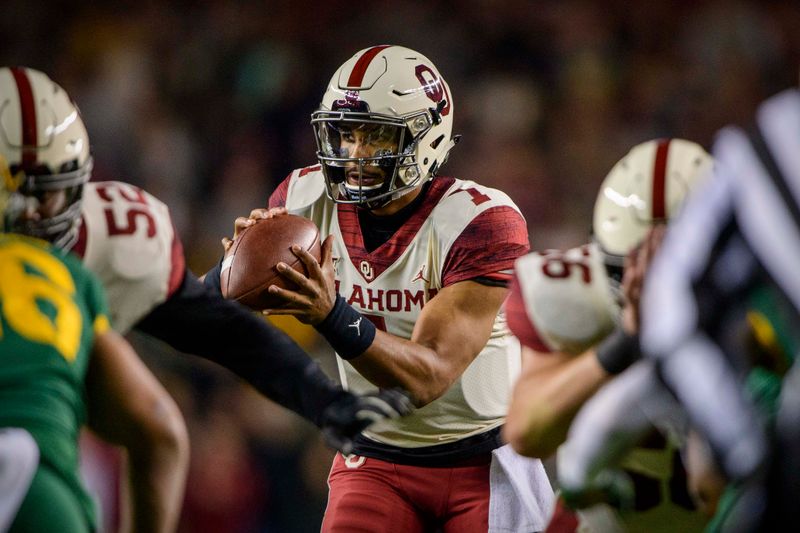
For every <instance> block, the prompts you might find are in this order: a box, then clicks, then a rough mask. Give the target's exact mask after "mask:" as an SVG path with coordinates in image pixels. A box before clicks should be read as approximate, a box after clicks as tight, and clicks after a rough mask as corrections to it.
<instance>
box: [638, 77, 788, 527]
mask: <svg viewBox="0 0 800 533" xmlns="http://www.w3.org/2000/svg"><path fill="white" fill-rule="evenodd" d="M798 132H800V91H798V90H797V89H790V90H787V91H784V92H782V93H780V94H778V95H775V96H773V97H772V98H770V99H768V100H766V101H765V102H764V103H762V104H761V106H760V107H759V109H758V111H757V114H756V120H755V122H754V124H752V125H751V127H750V128H749V129H747V130H745V129H742V128H738V127H728V128H725V129H723V130H722V131H721V132H720V133H719V134H718V136H717V139H716V142H715V144H714V155H715V157H716V158H717V160H718V162H719V166H718V172H717V176H716V178H715V180H714V181H713V183H711V184H710V185H709V186H708V187H707V188H705V189H704V190H703V193H702V196H701V195H700V194H698V195H697V197H696V198H695V200H694V201H692V202H690V203H689V205H687V208H686V211H685V213H683V215H682V216H681V217H680V219H679V220H678V222H677V223H676V225H675V226H674V227H673V228H670V231H669V232H668V234H667V237H666V240H665V243H664V247H663V249H662V251H661V253H660V254H659V255H658V257H657V258H656V260H655V262H654V264H653V268H652V276H651V277H649V278H648V280H647V283H646V285H645V296H646V299H645V300H644V301H645V307H644V321H643V330H642V345H643V349H644V351H645V353H646V354H647V355H648V356H649V357H652V358H653V359H654V360H656V361H658V364H659V369H660V370H661V377H662V379H663V381H664V382H665V383H666V384H667V385H668V386H669V387H670V388H671V390H672V391H673V392H674V393H675V395H676V396H677V397H678V399H679V400H680V402H681V404H682V405H683V407H684V408H685V409H686V411H687V412H688V414H689V416H690V419H691V420H692V422H693V423H694V426H695V427H696V428H697V429H698V431H700V432H701V433H703V434H704V435H705V436H706V437H707V439H708V442H709V444H710V448H711V450H712V452H713V457H714V459H715V462H716V464H717V465H718V466H719V468H720V470H721V472H722V473H723V474H724V476H725V477H726V479H728V480H729V481H731V482H732V483H733V484H734V485H736V486H737V487H738V488H739V491H738V498H737V501H736V509H734V510H732V511H731V512H730V513H729V514H728V516H727V517H726V520H725V522H724V523H723V524H722V527H723V529H724V528H727V529H725V530H730V531H774V530H780V529H786V528H793V527H794V526H792V525H791V524H796V523H797V521H798V519H800V508H798V505H797V501H798V498H800V489H798V479H800V460H799V459H798V458H799V457H800V431H798V427H800V426H798V424H797V420H798V417H800V394H798V391H800V369H798V365H797V364H796V362H795V361H794V357H796V356H795V355H794V353H795V350H796V346H797V341H796V332H797V331H800V325H799V324H800V285H798V280H799V279H800V278H798V276H797V272H796V269H797V264H798V261H800V207H798V206H800V193H798V191H800V160H799V159H798V154H799V153H800V152H798V150H797V146H798V143H797V140H798ZM763 287H768V288H769V290H770V293H771V294H772V301H771V302H770V304H769V309H771V310H772V312H773V313H776V312H780V313H781V315H782V317H783V318H782V320H781V321H782V322H783V324H785V326H784V327H783V328H782V329H784V330H786V331H788V332H790V333H793V335H794V336H795V341H794V343H790V344H789V345H788V346H790V349H789V352H790V353H792V355H793V356H792V357H791V358H790V359H789V363H790V364H791V365H792V366H791V367H790V369H789V370H788V373H787V374H786V376H785V377H784V378H783V384H782V392H781V394H780V399H779V401H778V407H777V415H776V418H775V424H774V429H770V430H767V429H766V428H768V427H770V426H769V425H768V422H767V421H766V417H765V412H764V411H763V410H759V409H757V408H756V406H755V405H754V403H753V398H752V396H755V397H756V398H758V396H760V395H759V394H755V395H754V394H753V391H752V389H751V388H750V387H745V386H744V384H743V379H742V377H743V376H744V375H745V370H747V369H748V368H751V367H752V365H753V363H752V361H751V360H749V358H748V357H747V351H746V350H745V349H744V345H743V343H742V342H741V341H740V339H737V338H733V339H732V338H731V332H732V331H737V329H736V327H735V326H736V324H737V321H739V320H741V318H742V317H743V316H744V312H745V311H746V310H748V306H750V307H752V306H751V300H752V298H751V295H752V294H753V292H754V289H761V288H763ZM761 322H762V323H763V321H761ZM771 322H772V323H775V322H776V320H774V319H773V320H771ZM757 323H758V322H757ZM756 329H758V326H756ZM765 331H766V333H767V337H768V336H769V330H765ZM779 331H780V329H779ZM772 342H773V343H774V342H775V339H774V337H773V340H772ZM791 346H793V348H794V349H793V348H791ZM750 375H751V374H748V379H749V378H750ZM746 390H747V392H745V391H746ZM772 434H774V435H775V438H774V440H773V439H772V438H770V435H772ZM770 463H771V465H772V466H771V468H770ZM768 472H769V475H767V473H768Z"/></svg>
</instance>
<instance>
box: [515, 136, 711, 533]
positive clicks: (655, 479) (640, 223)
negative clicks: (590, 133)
mask: <svg viewBox="0 0 800 533" xmlns="http://www.w3.org/2000/svg"><path fill="white" fill-rule="evenodd" d="M711 166H712V160H711V158H710V156H709V155H708V154H707V153H706V152H705V150H703V149H702V148H701V147H700V146H699V145H697V144H695V143H693V142H690V141H687V140H684V139H659V140H652V141H648V142H645V143H642V144H640V145H637V146H635V147H633V148H632V149H631V150H630V152H629V153H628V154H627V155H625V157H623V158H622V159H621V160H620V161H619V162H618V163H617V164H616V165H614V167H613V168H612V170H611V171H610V172H609V174H608V175H607V176H606V178H605V180H604V181H603V183H602V184H601V186H600V191H599V193H598V197H597V201H596V203H595V208H594V221H593V232H594V236H593V241H592V242H591V243H589V244H586V245H584V246H581V247H578V248H575V249H571V250H567V251H558V250H547V251H544V252H540V253H533V254H530V255H527V256H525V257H523V258H522V259H520V260H519V261H517V264H516V267H515V280H514V287H513V288H512V292H511V296H510V297H509V300H508V302H507V304H506V309H507V313H508V321H509V325H510V327H511V329H512V331H513V332H514V334H515V335H517V337H518V338H519V339H520V341H521V342H522V344H523V345H524V348H523V365H522V374H521V377H520V379H519V381H518V382H517V384H516V385H515V388H514V395H513V399H512V403H511V407H510V410H509V417H508V421H507V424H506V428H505V434H506V437H507V438H508V439H509V441H510V442H511V444H512V445H513V446H514V448H515V449H516V450H518V451H519V452H520V453H523V454H525V455H531V456H535V457H547V456H549V455H551V454H553V453H554V452H555V451H556V449H557V448H558V446H559V445H560V444H562V443H563V442H564V440H565V439H566V435H567V430H568V429H569V427H570V425H571V423H572V422H573V419H574V417H575V415H576V414H577V413H578V411H579V410H580V408H581V407H582V406H583V405H584V403H585V402H587V401H588V400H589V399H590V398H591V397H592V396H593V395H594V394H595V393H596V392H597V390H598V389H599V388H600V387H601V386H602V385H603V384H605V383H607V382H608V381H610V380H611V379H612V378H613V377H614V376H616V375H617V374H619V373H620V372H622V371H623V370H625V369H626V368H627V367H628V366H629V365H630V364H631V363H632V362H634V361H635V360H637V359H638V358H639V352H638V293H639V289H640V287H641V283H642V278H643V275H644V272H645V271H646V270H647V265H648V262H649V260H650V257H651V256H652V254H653V253H654V251H655V249H656V248H657V247H658V243H659V239H660V236H661V229H660V228H659V226H660V225H663V224H664V223H665V222H666V221H667V220H668V219H669V218H670V217H671V216H673V215H674V214H675V213H676V212H677V211H678V209H679V208H680V205H681V203H682V202H683V200H684V199H685V198H686V196H687V195H688V194H689V192H690V191H691V190H692V189H694V188H695V187H696V185H697V184H698V183H700V182H701V181H702V179H703V178H704V177H705V176H706V175H707V174H708V173H709V172H710V170H711ZM653 446H654V447H655V449H648V450H640V451H637V452H635V453H633V454H631V455H629V456H628V457H627V458H626V461H625V466H626V468H627V471H628V472H630V473H632V474H631V475H632V476H634V477H635V479H636V480H637V481H638V486H637V489H638V491H637V494H636V508H637V510H638V511H640V512H637V513H628V514H626V515H625V520H626V522H627V526H628V527H633V528H641V527H648V528H652V527H655V525H656V524H658V522H659V518H658V517H659V516H664V515H665V514H666V515H670V516H673V519H677V518H678V517H681V516H685V517H686V518H687V520H688V521H689V522H691V521H692V520H693V518H694V517H695V513H693V512H691V511H689V510H687V509H686V508H687V507H689V508H691V507H692V505H691V501H690V500H689V499H688V497H687V498H686V499H685V501H681V496H682V495H675V494H673V495H670V494H669V491H663V490H662V485H665V486H668V483H669V479H670V478H671V477H672V475H673V463H674V461H675V445H674V443H672V442H667V443H664V442H663V440H661V439H655V442H654V443H653ZM559 463H560V461H559ZM670 496H672V497H670ZM620 497H621V495H620ZM617 503H621V502H617ZM644 511H646V512H644ZM603 514H604V515H605V516H606V518H605V520H610V521H611V524H609V523H607V522H605V523H604V525H599V522H597V520H601V519H600V518H597V517H596V518H595V524H596V526H595V527H600V528H604V529H605V528H612V527H619V524H616V522H617V521H618V517H616V516H615V515H614V513H608V512H606V511H603ZM643 520H646V521H648V522H642V521H643ZM590 521H591V520H590ZM644 524H649V525H646V526H645V525H644ZM575 525H577V524H573V526H575ZM698 526H699V524H695V527H698ZM685 527H690V525H689V524H686V526H685Z"/></svg>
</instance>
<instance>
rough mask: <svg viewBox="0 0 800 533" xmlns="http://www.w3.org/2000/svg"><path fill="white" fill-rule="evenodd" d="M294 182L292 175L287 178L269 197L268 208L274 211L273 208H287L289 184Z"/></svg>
mask: <svg viewBox="0 0 800 533" xmlns="http://www.w3.org/2000/svg"><path fill="white" fill-rule="evenodd" d="M291 180H292V174H289V175H288V176H286V179H284V180H283V181H282V182H281V184H280V185H278V187H277V188H276V189H275V190H274V191H272V194H271V195H270V197H269V202H268V204H267V206H268V207H269V208H270V209H272V208H273V207H285V206H286V197H287V196H288V195H289V182H290V181H291Z"/></svg>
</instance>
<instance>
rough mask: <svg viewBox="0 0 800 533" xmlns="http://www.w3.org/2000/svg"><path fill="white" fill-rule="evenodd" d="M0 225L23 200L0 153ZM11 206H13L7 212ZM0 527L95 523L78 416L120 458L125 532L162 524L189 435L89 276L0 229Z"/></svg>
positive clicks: (91, 527) (70, 528)
mask: <svg viewBox="0 0 800 533" xmlns="http://www.w3.org/2000/svg"><path fill="white" fill-rule="evenodd" d="M0 175H1V176H0V213H1V214H2V219H0V230H3V229H4V228H7V227H8V226H9V225H10V224H9V223H10V222H13V221H14V220H15V216H16V215H15V214H14V211H16V212H17V214H18V212H19V211H21V209H22V204H23V203H24V200H23V199H22V198H21V197H19V196H18V195H16V194H10V190H13V187H14V186H15V185H16V182H17V177H18V176H20V175H18V174H12V172H11V171H10V169H9V168H8V166H7V165H6V164H5V160H4V159H3V158H2V157H0ZM14 206H18V207H19V208H20V209H19V210H15V209H13V207H14ZM0 303H2V306H0V324H1V325H2V328H1V329H0V331H2V336H0V531H9V530H10V531H64V532H69V533H79V532H80V533H88V532H89V531H95V530H96V528H97V524H96V513H95V510H94V506H93V505H92V501H91V499H90V498H89V496H88V494H87V493H86V491H85V490H84V487H83V485H82V483H81V482H80V479H79V475H78V433H79V429H80V427H81V426H82V425H83V424H85V423H88V424H89V426H90V427H92V429H94V430H95V431H96V432H97V433H98V434H100V435H101V436H103V437H104V438H105V439H107V440H108V441H110V442H113V443H116V444H119V445H122V446H125V447H126V448H127V450H128V457H129V460H130V466H131V468H130V475H131V476H130V477H131V489H132V490H131V497H132V501H133V507H132V513H131V518H132V524H131V526H132V527H133V530H134V531H154V532H155V531H158V532H167V531H174V529H175V527H176V526H177V522H178V517H179V515H180V509H181V504H182V501H183V488H184V483H185V480H186V472H187V469H188V462H189V443H188V436H187V433H186V428H185V427H184V425H183V419H182V418H181V416H180V412H179V411H178V407H177V406H176V405H175V403H174V402H173V401H172V398H170V396H169V394H167V392H166V391H165V390H164V389H163V388H162V387H161V385H160V384H159V383H158V381H157V380H156V379H155V377H154V376H153V375H152V374H150V372H149V371H148V370H147V368H146V367H145V366H144V364H143V363H142V362H141V361H140V360H139V359H138V357H137V356H136V354H135V353H134V351H133V349H132V348H131V347H130V345H128V343H127V342H126V341H125V340H124V338H122V337H121V336H120V335H119V334H118V333H116V332H115V331H113V330H112V329H110V327H109V319H108V314H107V310H106V300H105V295H104V293H103V290H102V287H101V285H100V283H99V281H98V280H97V279H96V278H95V277H94V276H93V275H92V274H91V273H89V271H88V270H86V269H85V268H84V267H83V266H81V264H80V261H78V260H77V259H76V258H75V257H73V256H71V255H67V254H65V253H64V252H61V251H59V250H58V249H56V248H54V247H52V246H50V245H49V244H48V243H46V242H44V241H40V240H38V239H32V238H29V237H23V236H19V235H11V234H8V233H2V234H0Z"/></svg>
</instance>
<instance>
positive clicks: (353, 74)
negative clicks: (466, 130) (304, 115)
mask: <svg viewBox="0 0 800 533" xmlns="http://www.w3.org/2000/svg"><path fill="white" fill-rule="evenodd" d="M311 124H312V125H313V127H314V133H315V135H316V139H317V150H318V151H317V157H318V159H319V162H320V164H321V165H322V171H323V173H324V175H325V182H326V185H327V191H328V196H329V197H330V198H331V199H332V200H334V201H335V202H341V203H356V204H360V205H363V206H367V207H371V208H374V207H379V206H382V205H385V204H386V203H388V202H390V201H391V200H394V199H396V198H399V197H400V196H402V195H403V194H406V193H407V192H409V191H410V190H411V189H412V188H414V187H416V186H417V185H418V184H420V183H422V182H423V181H425V180H428V179H430V178H432V177H433V176H434V175H435V174H436V172H437V170H438V169H439V168H440V167H441V166H442V165H443V164H444V163H445V161H446V160H447V156H448V153H449V152H450V149H451V148H453V146H454V145H455V144H456V142H457V141H458V138H457V137H456V138H455V139H454V138H453V136H452V130H453V100H452V98H451V95H450V88H449V87H448V85H447V83H446V82H445V81H444V78H442V75H441V74H440V73H439V71H438V70H437V68H436V67H435V66H434V64H433V63H432V62H431V61H430V60H429V59H428V58H427V57H425V56H423V55H422V54H420V53H419V52H415V51H414V50H410V49H408V48H404V47H402V46H390V45H382V46H373V47H370V48H366V49H364V50H361V51H360V52H358V53H356V55H354V56H353V57H352V58H350V59H349V60H347V61H346V62H345V63H344V64H343V65H342V66H341V67H339V69H338V70H337V71H336V72H335V73H334V75H333V77H332V78H331V81H330V83H329V84H328V89H327V91H326V92H325V94H324V96H323V97H322V103H321V104H320V107H319V110H317V111H316V112H314V113H313V114H312V115H311ZM358 128H365V129H368V130H369V132H370V133H369V135H372V136H373V137H372V138H375V136H377V137H380V138H381V139H384V140H389V141H390V143H389V145H388V146H391V147H390V148H384V149H379V150H376V151H375V152H374V153H373V154H367V155H363V154H362V157H353V154H351V153H350V152H349V151H348V150H347V149H346V148H343V147H342V142H341V140H342V138H343V137H344V136H346V135H349V134H350V133H349V132H351V131H352V130H354V129H358ZM365 167H367V173H369V168H368V167H377V168H380V169H381V170H383V171H384V173H385V176H386V179H384V180H383V181H382V182H380V183H377V184H371V183H369V181H370V180H365V179H364V177H365V172H364V171H365ZM348 173H350V174H352V175H355V176H357V179H353V178H352V177H351V179H350V180H348V179H347V174H348Z"/></svg>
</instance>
